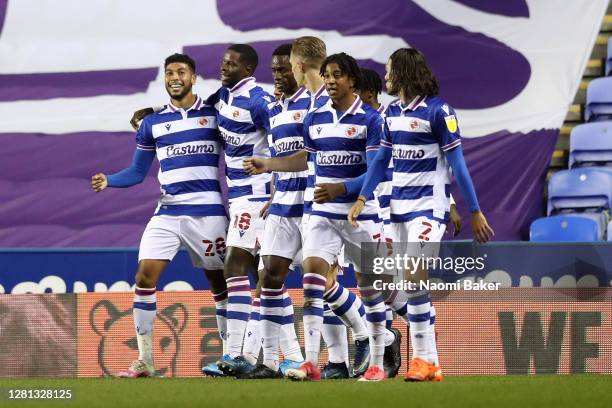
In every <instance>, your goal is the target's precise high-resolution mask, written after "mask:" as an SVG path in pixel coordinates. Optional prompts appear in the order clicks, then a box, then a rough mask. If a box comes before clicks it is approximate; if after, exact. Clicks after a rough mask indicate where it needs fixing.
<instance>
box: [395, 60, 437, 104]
mask: <svg viewBox="0 0 612 408" xmlns="http://www.w3.org/2000/svg"><path fill="white" fill-rule="evenodd" d="M389 59H390V60H391V73H390V77H391V78H390V79H391V83H392V84H393V88H396V89H389V93H392V94H395V93H397V92H399V91H400V90H401V91H403V92H404V94H405V95H407V96H416V95H430V96H433V95H437V94H438V91H439V86H438V80H437V79H436V77H435V76H434V74H433V73H432V72H431V70H430V69H429V67H428V66H427V62H426V61H425V57H424V56H423V54H421V53H420V52H419V51H418V50H416V49H414V48H400V49H399V50H396V51H395V52H394V53H393V54H391V57H389Z"/></svg>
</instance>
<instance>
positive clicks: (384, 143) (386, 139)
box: [380, 117, 393, 149]
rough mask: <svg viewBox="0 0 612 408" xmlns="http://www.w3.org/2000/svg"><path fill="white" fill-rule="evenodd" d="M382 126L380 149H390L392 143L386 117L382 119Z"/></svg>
mask: <svg viewBox="0 0 612 408" xmlns="http://www.w3.org/2000/svg"><path fill="white" fill-rule="evenodd" d="M383 125H384V129H383V134H382V137H381V139H380V147H384V148H387V149H392V148H393V142H392V141H391V131H390V130H389V126H388V125H387V119H386V117H384V118H383Z"/></svg>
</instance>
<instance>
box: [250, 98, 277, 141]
mask: <svg viewBox="0 0 612 408" xmlns="http://www.w3.org/2000/svg"><path fill="white" fill-rule="evenodd" d="M270 102H272V100H271V99H270V95H268V94H267V93H262V94H261V96H260V97H257V98H253V104H252V105H251V119H252V120H253V124H254V125H255V126H257V127H258V128H263V129H266V132H267V133H270V112H269V110H268V104H269V103H270Z"/></svg>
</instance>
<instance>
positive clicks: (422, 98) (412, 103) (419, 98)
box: [400, 95, 427, 112]
mask: <svg viewBox="0 0 612 408" xmlns="http://www.w3.org/2000/svg"><path fill="white" fill-rule="evenodd" d="M425 98H427V96H421V95H417V96H415V97H414V99H413V100H412V101H410V103H408V105H406V106H405V107H402V106H401V104H400V107H402V112H405V111H407V110H409V111H415V110H416V109H417V108H418V107H419V105H421V104H422V103H423V102H425Z"/></svg>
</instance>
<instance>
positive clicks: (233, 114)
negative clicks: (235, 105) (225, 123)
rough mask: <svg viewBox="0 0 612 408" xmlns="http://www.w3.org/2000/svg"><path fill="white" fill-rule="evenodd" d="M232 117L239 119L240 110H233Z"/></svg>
mask: <svg viewBox="0 0 612 408" xmlns="http://www.w3.org/2000/svg"><path fill="white" fill-rule="evenodd" d="M232 117H233V118H234V119H238V117H240V111H239V110H235V111H234V112H232Z"/></svg>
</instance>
